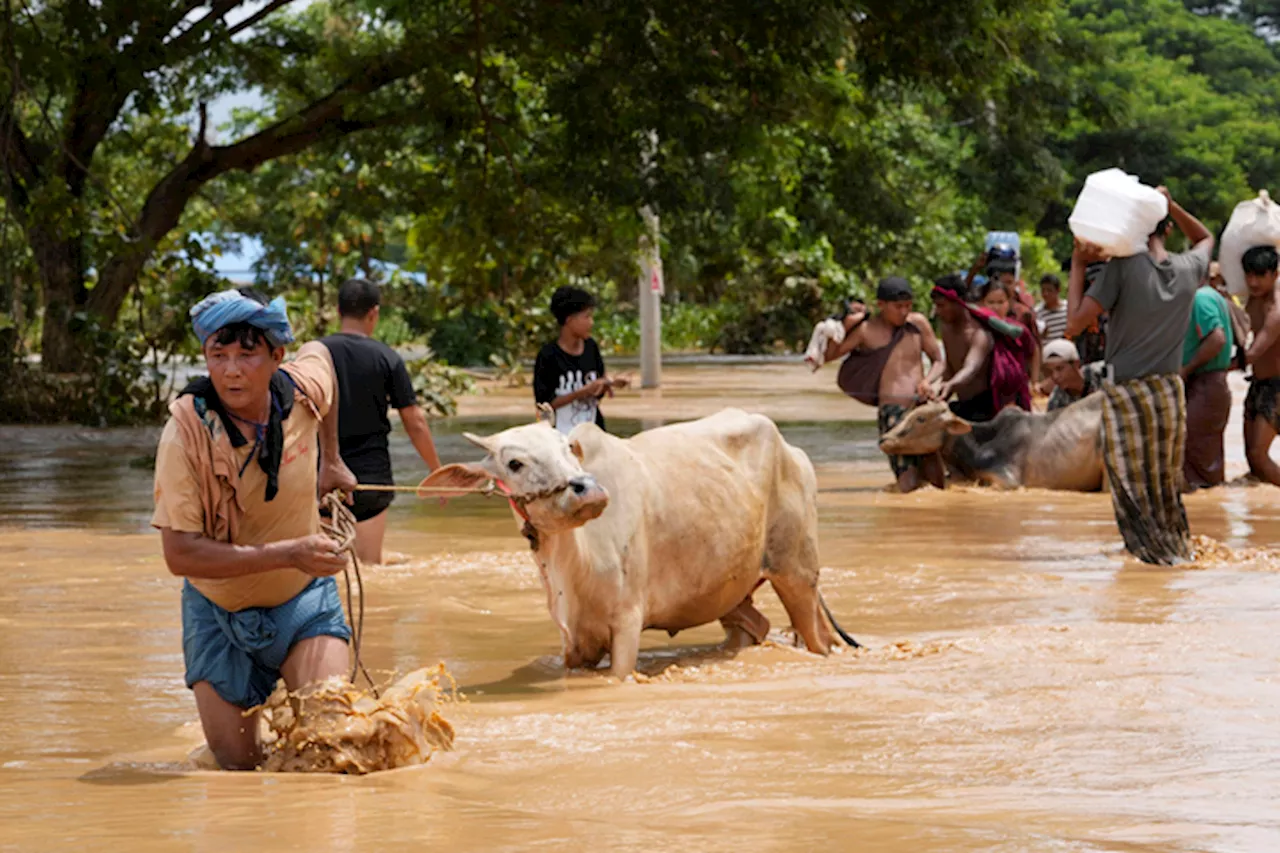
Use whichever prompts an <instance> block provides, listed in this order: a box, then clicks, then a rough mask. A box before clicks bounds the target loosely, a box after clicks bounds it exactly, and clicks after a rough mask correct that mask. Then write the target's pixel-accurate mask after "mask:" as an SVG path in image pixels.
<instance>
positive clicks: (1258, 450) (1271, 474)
mask: <svg viewBox="0 0 1280 853" xmlns="http://www.w3.org/2000/svg"><path fill="white" fill-rule="evenodd" d="M1278 267H1280V256H1277V254H1276V250H1275V249H1274V248H1272V247H1271V246H1255V247H1254V248H1252V249H1250V250H1249V251H1247V252H1245V253H1244V281H1245V284H1246V285H1247V286H1248V288H1249V302H1248V304H1247V305H1246V306H1245V310H1246V311H1248V312H1249V324H1250V326H1251V327H1252V328H1253V329H1255V330H1256V331H1255V333H1254V335H1253V343H1252V344H1251V345H1250V346H1249V348H1248V349H1247V350H1246V351H1245V361H1246V362H1247V363H1248V364H1251V365H1253V379H1252V380H1251V381H1250V383H1249V394H1248V396H1246V397H1245V398H1244V452H1245V456H1246V457H1248V459H1249V471H1250V472H1251V473H1252V474H1253V476H1255V477H1257V478H1258V479H1259V480H1263V481H1265V482H1268V483H1270V484H1272V485H1273V486H1280V466H1277V465H1276V463H1275V462H1273V461H1272V459H1271V442H1272V441H1274V440H1275V437H1276V433H1277V432H1280V306H1278V302H1280V300H1277V299H1276V278H1277V268H1278Z"/></svg>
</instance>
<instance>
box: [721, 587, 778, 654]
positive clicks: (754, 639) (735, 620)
mask: <svg viewBox="0 0 1280 853" xmlns="http://www.w3.org/2000/svg"><path fill="white" fill-rule="evenodd" d="M760 583H764V581H763V580H761V581H760ZM756 588H757V589H758V588H759V584H757V585H756ZM720 625H721V626H722V627H723V628H724V648H726V649H745V648H746V647H747V646H757V645H759V644H760V643H763V642H764V638H765V637H767V636H769V620H768V619H767V618H766V617H765V615H764V614H763V613H761V612H760V611H759V610H756V608H755V605H754V604H753V603H752V601H751V595H750V594H748V595H747V597H746V598H744V599H742V602H741V603H740V604H739V605H738V606H737V607H735V608H733V609H732V610H730V611H729V612H728V613H726V614H725V615H723V616H721V617H720Z"/></svg>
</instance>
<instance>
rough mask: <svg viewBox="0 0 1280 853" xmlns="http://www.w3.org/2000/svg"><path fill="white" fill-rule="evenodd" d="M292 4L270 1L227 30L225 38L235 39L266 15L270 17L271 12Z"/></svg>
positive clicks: (286, 1) (283, 1)
mask: <svg viewBox="0 0 1280 853" xmlns="http://www.w3.org/2000/svg"><path fill="white" fill-rule="evenodd" d="M292 2H293V0H271V2H270V3H268V4H267V5H266V6H263V7H262V8H261V9H259V10H258V11H257V12H254V13H253V14H252V15H250V16H249V17H247V18H245V19H244V20H243V21H241V22H240V23H238V24H236V25H235V26H234V27H232V28H231V29H229V30H227V38H229V39H232V38H235V37H236V36H238V35H239V34H240V33H242V32H244V31H245V30H247V29H249V28H250V27H252V26H253V25H254V24H256V23H258V22H259V21H261V20H262V19H263V18H265V17H267V15H270V14H271V13H272V12H274V11H276V10H277V9H280V8H283V7H285V6H288V5H289V4H290V3H292Z"/></svg>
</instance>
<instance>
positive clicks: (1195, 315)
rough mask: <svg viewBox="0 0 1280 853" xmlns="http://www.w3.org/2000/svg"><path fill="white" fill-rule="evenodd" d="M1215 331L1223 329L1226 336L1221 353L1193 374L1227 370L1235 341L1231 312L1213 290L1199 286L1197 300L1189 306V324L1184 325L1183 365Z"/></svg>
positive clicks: (1223, 300) (1224, 301)
mask: <svg viewBox="0 0 1280 853" xmlns="http://www.w3.org/2000/svg"><path fill="white" fill-rule="evenodd" d="M1214 329H1222V331H1223V334H1225V335H1226V336H1227V342H1226V343H1225V344H1223V346H1222V349H1221V351H1219V352H1218V354H1217V355H1215V356H1214V357H1213V359H1212V360H1211V361H1210V362H1209V363H1208V364H1206V365H1205V366H1204V367H1202V368H1200V369H1199V370H1197V371H1196V373H1208V372H1210V371H1213V370H1226V369H1227V368H1229V367H1230V366H1231V352H1232V350H1234V349H1235V341H1234V339H1233V335H1232V334H1231V311H1230V309H1228V308H1227V302H1226V300H1225V299H1223V298H1222V296H1221V295H1220V294H1219V293H1218V292H1217V291H1215V290H1214V289H1213V288H1212V287H1202V288H1200V289H1199V290H1197V291H1196V301H1195V303H1194V304H1193V305H1192V306H1191V324H1190V325H1189V326H1187V337H1186V340H1184V341H1183V343H1182V363H1183V364H1187V363H1188V362H1190V361H1191V359H1192V357H1193V356H1194V355H1195V354H1196V350H1197V349H1199V348H1200V342H1201V341H1203V340H1204V339H1205V338H1207V337H1209V335H1211V334H1213V330H1214Z"/></svg>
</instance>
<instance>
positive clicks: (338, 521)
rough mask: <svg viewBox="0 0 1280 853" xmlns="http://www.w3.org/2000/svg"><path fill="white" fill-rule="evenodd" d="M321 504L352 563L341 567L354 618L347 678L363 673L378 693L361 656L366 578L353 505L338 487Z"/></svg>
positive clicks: (331, 533)
mask: <svg viewBox="0 0 1280 853" xmlns="http://www.w3.org/2000/svg"><path fill="white" fill-rule="evenodd" d="M320 508H321V509H323V510H328V512H329V519H328V520H327V521H326V520H325V519H324V517H323V516H322V517H321V519H320V529H321V530H323V531H324V533H325V534H326V535H327V536H328V537H329V538H330V539H332V540H333V541H334V542H336V543H337V545H338V550H339V551H345V552H347V554H349V555H350V556H351V565H350V566H348V567H347V568H345V569H343V570H342V575H343V577H344V578H345V579H346V582H347V614H348V615H349V616H350V618H351V650H352V652H353V660H352V663H351V675H350V676H348V680H349V681H350V682H351V683H352V684H355V683H356V673H363V674H364V677H365V680H366V681H368V682H369V689H370V690H372V691H373V695H374V696H377V695H378V687H377V685H376V684H374V682H373V677H372V676H371V675H369V670H368V669H366V668H365V665H364V661H363V660H361V658H360V643H361V640H362V639H363V638H364V578H363V577H361V575H360V558H359V557H358V556H356V517H355V516H354V515H352V513H351V508H350V507H349V506H347V504H346V501H345V500H344V499H343V494H342V492H340V491H338V490H336V489H335V490H334V491H332V492H329V494H327V495H325V496H324V497H323V498H321V499H320ZM353 570H354V572H355V576H356V590H357V591H358V592H359V594H360V610H359V613H358V614H357V613H356V611H355V609H354V604H353V602H352V595H351V574H352V571H353Z"/></svg>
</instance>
